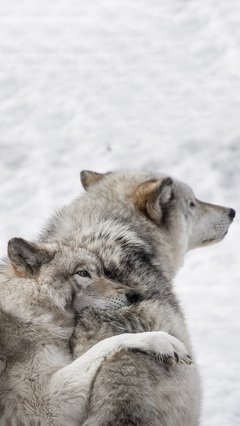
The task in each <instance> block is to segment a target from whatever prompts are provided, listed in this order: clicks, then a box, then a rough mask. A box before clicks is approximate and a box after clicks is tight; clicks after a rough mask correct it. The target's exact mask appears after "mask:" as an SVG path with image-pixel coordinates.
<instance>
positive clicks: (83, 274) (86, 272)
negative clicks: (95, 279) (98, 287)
mask: <svg viewBox="0 0 240 426" xmlns="http://www.w3.org/2000/svg"><path fill="white" fill-rule="evenodd" d="M76 274H77V275H79V276H80V277H84V278H91V276H90V274H89V272H88V271H86V269H81V270H80V271H77V272H76Z"/></svg>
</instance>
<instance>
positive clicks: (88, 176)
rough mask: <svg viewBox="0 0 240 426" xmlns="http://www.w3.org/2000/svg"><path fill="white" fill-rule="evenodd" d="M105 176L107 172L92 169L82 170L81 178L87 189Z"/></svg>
mask: <svg viewBox="0 0 240 426" xmlns="http://www.w3.org/2000/svg"><path fill="white" fill-rule="evenodd" d="M104 176H105V173H97V172H92V171H91V170H82V171H81V173H80V180H81V183H82V186H83V188H84V189H85V190H86V191H87V190H88V187H89V186H91V185H93V184H94V183H97V182H98V181H100V180H101V179H102V178H103V177H104Z"/></svg>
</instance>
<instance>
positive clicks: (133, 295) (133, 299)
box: [126, 290, 141, 304]
mask: <svg viewBox="0 0 240 426" xmlns="http://www.w3.org/2000/svg"><path fill="white" fill-rule="evenodd" d="M126 298H127V300H128V301H129V303H131V304H132V303H137V302H138V301H139V300H140V299H141V294H140V293H139V292H138V291H136V290H129V291H127V292H126Z"/></svg>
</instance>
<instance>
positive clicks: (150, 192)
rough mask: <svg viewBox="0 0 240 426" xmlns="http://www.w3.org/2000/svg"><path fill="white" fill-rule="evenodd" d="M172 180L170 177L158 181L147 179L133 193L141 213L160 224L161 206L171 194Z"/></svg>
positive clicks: (169, 198)
mask: <svg viewBox="0 0 240 426" xmlns="http://www.w3.org/2000/svg"><path fill="white" fill-rule="evenodd" d="M172 187H173V180H172V178H170V177H166V178H163V179H161V180H160V181H147V182H144V183H143V184H141V185H140V186H139V187H138V189H137V191H136V193H135V195H134V204H135V206H136V207H137V209H138V210H140V211H141V213H143V214H145V216H147V217H149V218H150V219H151V220H153V221H154V222H155V223H156V224H157V225H160V223H161V220H162V216H163V214H162V212H163V207H164V206H165V205H166V204H167V203H168V202H169V201H170V200H171V198H172V195H173V188H172Z"/></svg>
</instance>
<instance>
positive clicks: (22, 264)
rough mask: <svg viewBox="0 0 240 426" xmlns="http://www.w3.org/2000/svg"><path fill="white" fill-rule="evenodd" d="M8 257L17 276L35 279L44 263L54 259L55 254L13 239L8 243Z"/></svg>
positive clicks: (18, 239)
mask: <svg viewBox="0 0 240 426" xmlns="http://www.w3.org/2000/svg"><path fill="white" fill-rule="evenodd" d="M8 257H9V259H10V261H11V264H12V266H13V268H14V270H15V271H16V274H17V275H19V276H23V277H33V276H36V275H37V273H38V272H39V269H40V267H41V266H42V265H43V264H44V263H48V262H50V260H51V259H53V257H54V253H53V252H49V251H48V250H46V249H43V248H40V247H38V246H37V244H33V243H29V242H28V241H26V240H24V239H22V238H12V239H11V240H10V241H9V242H8Z"/></svg>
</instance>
